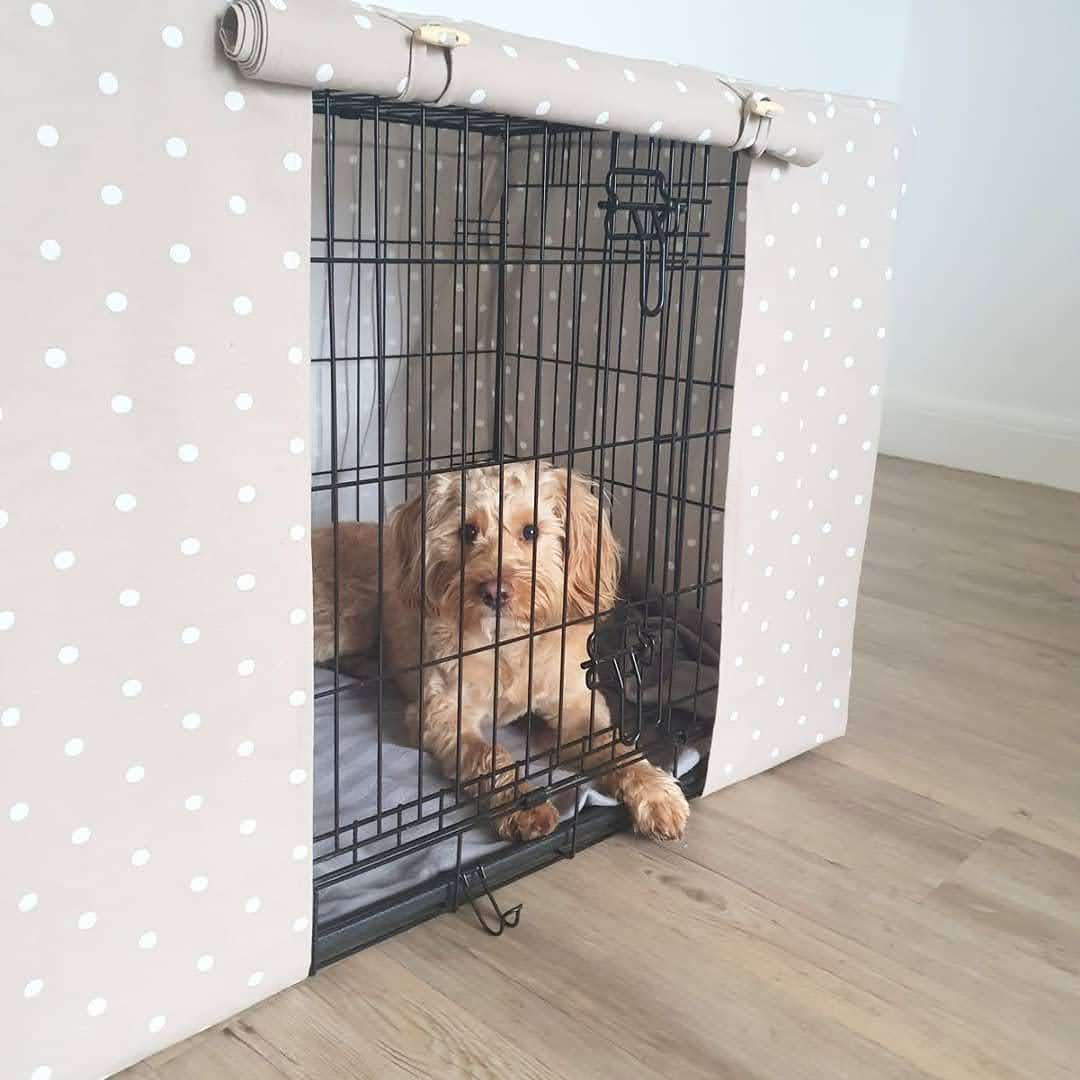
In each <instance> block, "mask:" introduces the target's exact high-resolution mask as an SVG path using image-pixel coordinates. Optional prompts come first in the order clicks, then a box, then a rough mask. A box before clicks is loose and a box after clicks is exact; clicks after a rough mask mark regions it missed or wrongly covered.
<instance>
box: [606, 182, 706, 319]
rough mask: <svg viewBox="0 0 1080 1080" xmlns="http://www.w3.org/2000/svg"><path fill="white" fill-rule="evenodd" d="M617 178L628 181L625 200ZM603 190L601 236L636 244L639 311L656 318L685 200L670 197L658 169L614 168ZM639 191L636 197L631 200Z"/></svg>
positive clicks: (665, 296)
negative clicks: (653, 282)
mask: <svg viewBox="0 0 1080 1080" xmlns="http://www.w3.org/2000/svg"><path fill="white" fill-rule="evenodd" d="M620 178H623V179H625V180H628V182H629V186H630V193H629V197H628V198H624V197H623V195H622V194H620V191H619V180H620ZM604 187H605V189H606V190H607V195H608V197H607V198H606V199H605V200H604V201H603V202H601V203H600V209H601V210H603V211H604V235H605V236H606V237H607V239H608V241H609V242H614V241H631V240H636V241H637V242H638V247H639V254H638V258H639V261H640V264H641V285H640V293H639V295H640V297H641V310H642V311H643V312H644V313H645V314H646V315H649V316H652V315H659V314H660V311H661V310H662V309H663V306H664V301H665V300H666V299H667V262H668V244H669V242H670V240H671V239H672V237H674V236H677V235H678V230H679V217H680V214H681V213H682V211H683V210H685V209H686V206H687V200H686V199H679V198H676V197H675V196H674V195H672V194H671V191H670V189H669V188H668V182H667V177H666V176H664V174H663V173H662V172H661V171H660V170H659V169H645V168H638V167H637V166H631V165H616V166H614V167H613V168H612V169H611V170H610V171H609V172H608V174H607V180H606V182H605V184H604ZM639 191H640V197H635V195H637V194H638V193H639ZM620 213H622V214H625V215H626V218H625V226H624V227H623V228H617V223H616V215H617V214H620ZM620 224H621V222H620ZM654 249H655V251H656V255H655V257H654V255H653V251H654ZM654 262H655V263H656V264H657V266H658V270H657V277H658V281H657V290H656V291H657V299H656V303H655V304H650V303H649V274H650V272H651V268H652V265H653V263H654Z"/></svg>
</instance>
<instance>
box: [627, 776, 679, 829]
mask: <svg viewBox="0 0 1080 1080" xmlns="http://www.w3.org/2000/svg"><path fill="white" fill-rule="evenodd" d="M628 794H630V793H628ZM626 808H627V810H629V811H630V818H631V820H632V821H633V823H634V832H637V833H641V834H642V835H643V836H648V837H649V838H651V839H653V840H681V839H682V835H683V832H684V831H685V830H686V822H687V820H688V819H689V817H690V804H689V803H688V802H687V801H686V796H685V795H684V794H683V792H682V788H681V787H679V784H678V781H676V780H675V778H674V777H673V776H670V775H669V774H668V773H665V772H662V771H661V770H659V769H656V770H655V771H654V773H653V776H652V777H650V779H649V780H648V782H646V783H643V784H640V785H635V788H634V790H633V794H632V795H631V796H630V797H629V798H627V800H626Z"/></svg>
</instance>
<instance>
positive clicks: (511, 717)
mask: <svg viewBox="0 0 1080 1080" xmlns="http://www.w3.org/2000/svg"><path fill="white" fill-rule="evenodd" d="M499 472H500V470H499V469H498V468H497V467H485V468H477V469H469V470H467V471H465V472H464V473H457V474H442V475H437V476H434V477H432V478H431V479H430V481H429V482H428V485H427V492H426V498H425V499H424V500H423V501H421V499H420V497H419V496H417V497H414V498H413V499H411V500H409V501H408V502H406V503H404V504H402V505H401V506H399V507H397V508H396V509H395V510H394V511H393V512H392V513H391V514H390V515H389V517H388V519H387V523H386V530H385V536H384V545H383V550H384V565H383V600H382V621H381V625H380V626H379V627H376V626H375V625H374V622H375V611H376V608H377V605H376V598H377V587H378V586H377V580H376V579H377V558H378V556H377V547H378V526H376V525H371V524H363V523H358V524H341V525H339V526H338V579H339V583H340V584H339V593H340V596H339V603H338V642H337V647H338V651H339V655H343V656H344V655H349V654H357V653H365V652H368V651H369V650H370V649H371V647H372V646H373V644H374V641H375V633H376V631H378V633H379V634H380V635H381V637H382V641H383V650H384V662H385V667H386V668H387V669H388V670H390V671H394V672H399V674H398V676H397V680H398V683H399V685H400V688H401V690H402V692H403V694H404V695H405V697H406V699H407V701H408V702H409V704H408V705H407V707H406V716H407V720H408V722H409V723H410V724H411V726H412V731H411V734H412V736H413V738H414V739H415V740H416V741H417V742H418V743H420V744H422V745H423V747H424V749H425V750H427V751H428V752H429V753H431V754H433V755H434V756H435V758H436V759H437V760H438V762H439V764H440V766H441V768H442V769H443V771H444V773H445V774H446V775H447V776H449V777H454V776H455V775H458V776H459V777H460V780H461V781H462V782H467V781H469V780H475V781H476V782H477V783H478V785H479V790H480V791H481V792H482V793H484V794H485V795H486V796H487V798H488V799H489V801H490V802H491V803H492V804H493V805H499V804H500V803H505V802H509V801H512V800H514V799H515V798H516V797H517V796H520V795H521V794H522V793H523V791H524V789H525V786H526V785H525V784H524V783H523V782H518V783H515V782H514V781H515V775H514V769H513V761H512V759H511V758H510V756H509V755H508V754H507V752H506V751H505V750H504V749H503V748H502V747H500V746H496V747H495V750H494V758H493V754H492V744H491V741H490V739H489V738H487V737H486V736H485V735H484V734H482V732H483V731H484V730H485V728H487V729H490V724H491V720H492V712H493V711H494V712H495V713H496V715H495V717H494V719H495V723H496V725H497V726H500V727H501V726H503V725H505V724H509V723H512V722H513V721H515V720H517V719H519V718H520V717H521V716H522V715H523V714H524V713H526V711H528V710H529V709H530V708H531V712H532V715H534V716H537V717H540V718H542V719H544V720H546V721H548V722H549V723H550V724H551V725H552V726H555V725H556V724H557V721H558V715H559V706H560V686H559V682H560V680H559V673H560V670H562V672H563V678H562V688H561V691H562V692H561V705H562V721H561V725H560V726H559V730H560V734H561V742H562V746H563V747H566V746H567V744H575V745H574V746H573V750H572V753H571V752H569V751H567V753H566V754H565V755H564V756H565V757H567V758H570V757H572V758H573V761H574V763H575V764H577V763H579V762H581V760H582V758H581V753H582V746H583V743H582V742H578V740H582V739H584V738H585V737H587V736H588V734H589V732H590V714H591V715H592V726H591V730H592V731H593V732H594V733H595V734H594V736H593V739H592V743H591V749H590V750H589V752H588V753H586V754H585V755H584V763H585V765H586V767H587V766H588V765H589V764H592V763H599V762H600V761H606V760H610V757H611V742H612V738H613V735H612V733H611V731H610V728H611V720H610V714H609V711H608V707H607V704H606V703H605V701H604V699H603V697H602V695H600V694H599V693H597V694H595V695H594V694H593V693H592V692H591V691H590V690H589V689H588V687H587V686H586V684H585V676H584V672H583V670H582V664H583V663H584V662H585V661H586V660H587V659H588V653H587V650H586V642H587V640H588V636H589V633H590V632H591V630H592V622H591V620H589V621H586V622H583V623H578V624H576V625H571V626H569V627H567V628H566V630H565V639H566V654H565V663H561V661H560V653H561V649H562V640H563V632H562V631H561V630H557V629H556V630H551V629H550V628H552V627H559V626H561V624H562V622H563V618H564V610H563V609H564V598H563V591H564V589H563V583H564V581H565V618H566V620H567V621H568V622H573V621H574V620H575V619H586V620H588V619H589V616H591V615H593V614H594V612H596V611H601V612H602V611H606V610H609V609H610V608H612V607H613V606H614V604H615V601H616V594H617V591H618V583H619V569H620V552H619V546H618V543H617V542H616V540H615V537H614V534H613V533H612V529H611V525H610V522H609V520H608V517H607V513H606V511H604V510H603V508H602V507H601V505H600V502H599V500H598V499H597V497H596V495H595V494H594V493H593V491H592V489H591V487H590V485H589V483H588V481H587V480H586V479H585V478H583V477H581V476H580V475H578V474H576V473H573V472H570V471H568V470H566V469H560V468H555V467H553V466H550V465H547V464H542V465H541V466H540V467H539V468H538V469H537V467H536V466H534V465H533V464H532V463H513V464H509V465H506V466H504V467H503V471H502V472H503V475H502V513H501V514H500V513H499V485H500V478H499ZM463 494H464V514H463V513H462V495H463ZM463 521H464V522H465V525H466V526H467V530H466V531H465V532H464V534H463V530H462V522H463ZM500 522H501V526H502V529H501V532H502V537H501V572H500V569H499V568H500V561H499V557H500V536H499V532H500V530H499V526H500ZM527 526H531V527H532V528H527ZM533 529H535V535H533ZM598 530H599V535H598ZM333 544H334V540H333V530H332V529H318V530H315V533H314V535H313V553H314V570H315V604H314V611H315V650H316V660H317V661H326V660H329V659H332V658H333V656H334V569H333V566H334V560H333ZM425 551H426V558H425V557H424V554H423V553H424V552H425ZM534 559H535V575H534V572H533V565H534ZM463 563H464V572H462V564H463ZM534 583H535V589H534V588H533V585H534ZM462 586H463V591H462ZM493 591H495V592H501V593H502V594H504V595H503V596H502V597H501V605H500V611H499V619H498V623H499V629H498V634H499V639H500V641H501V642H508V643H507V644H505V645H501V646H500V649H499V679H498V699H497V701H493V699H494V690H495V658H494V650H493V649H489V648H484V647H485V646H489V645H491V644H492V643H493V642H494V640H495V626H496V618H495V612H494V610H493V609H492V607H491V606H490V604H486V603H485V602H484V596H485V592H486V593H487V594H488V596H489V599H492V595H491V594H492V593H493ZM421 605H423V607H424V617H423V634H424V640H423V649H422V650H421V648H420V644H421V643H420V641H419V637H420V626H421V619H420V608H421ZM530 614H531V622H532V626H533V628H534V631H536V633H535V636H534V637H533V638H532V650H533V652H532V686H531V691H532V696H531V699H530V698H529V641H528V640H523V641H517V642H514V641H512V640H511V639H514V638H521V637H524V636H526V635H528V632H529V626H530ZM459 615H460V621H459ZM544 630H549V632H548V633H544V632H543V631H544ZM470 650H480V651H477V652H474V653H472V654H471V655H466V656H464V658H463V659H460V660H459V659H458V654H459V653H462V652H464V653H469V652H470ZM421 655H422V656H423V658H424V660H425V661H432V660H441V658H443V657H446V658H447V659H445V660H442V662H440V663H436V664H432V665H431V666H429V667H426V668H424V670H423V674H422V676H421V674H420V673H419V672H418V671H417V660H418V657H420V656H421ZM459 666H460V682H461V725H460V731H461V736H460V742H459V739H458V708H457V703H458V683H459ZM410 668H411V669H412V670H411V671H409V670H407V669H410ZM420 700H422V702H423V709H422V717H423V725H422V730H418V729H419V727H420V724H419V719H418V718H419V716H420V714H421V710H420V709H418V707H417V702H418V701H420ZM459 770H460V771H459ZM493 771H494V774H495V777H496V780H495V786H494V788H493V789H492V787H491V783H490V777H491V775H492V773H493ZM485 775H486V776H487V779H484V777H485ZM597 782H598V785H599V787H600V788H601V789H602V790H604V791H606V792H607V793H609V794H611V795H613V796H614V797H616V798H618V799H619V800H620V801H621V802H622V803H623V804H624V805H625V806H626V808H627V810H628V811H629V813H630V816H631V819H632V821H633V823H634V827H635V829H636V830H637V831H638V832H641V833H644V834H646V835H648V836H651V837H654V838H656V839H674V838H677V837H680V836H682V833H683V830H684V828H685V826H686V821H687V816H688V814H689V807H688V806H687V803H686V798H685V796H684V795H683V793H682V791H681V789H680V788H679V786H678V784H677V783H676V782H675V781H674V780H673V778H672V777H671V776H670V775H669V774H668V773H666V772H664V771H663V770H662V769H659V768H657V767H656V766H654V765H651V764H650V763H648V762H645V761H639V762H635V763H633V764H630V765H626V766H623V767H621V768H619V769H617V770H614V771H609V772H607V773H606V774H604V775H602V776H601V777H600V778H599V779H598V781H597ZM557 824H558V814H557V813H556V810H555V808H554V806H552V805H551V803H549V802H545V803H542V804H540V805H539V806H534V807H529V808H526V809H518V810H515V811H512V812H509V813H507V814H505V815H503V816H502V817H501V818H499V819H498V830H499V833H500V835H502V836H504V837H506V838H519V839H526V840H527V839H532V838H534V837H538V836H545V835H547V834H548V833H550V832H551V831H552V830H553V829H554V828H555V826H556V825H557Z"/></svg>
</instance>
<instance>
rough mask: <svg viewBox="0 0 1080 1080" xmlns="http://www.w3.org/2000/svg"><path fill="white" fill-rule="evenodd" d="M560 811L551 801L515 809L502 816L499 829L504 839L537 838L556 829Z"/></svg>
mask: <svg viewBox="0 0 1080 1080" xmlns="http://www.w3.org/2000/svg"><path fill="white" fill-rule="evenodd" d="M558 824H559V811H558V810H556V809H555V807H554V806H552V804H551V803H549V802H545V803H541V804H540V805H539V806H532V807H529V809H527V810H515V811H514V812H513V813H512V814H507V815H506V817H504V818H500V819H499V822H498V825H497V829H498V833H499V835H500V836H501V837H502V838H503V839H504V840H536V839H538V838H539V837H541V836H547V835H548V834H549V833H552V832H554V831H555V826H556V825H558Z"/></svg>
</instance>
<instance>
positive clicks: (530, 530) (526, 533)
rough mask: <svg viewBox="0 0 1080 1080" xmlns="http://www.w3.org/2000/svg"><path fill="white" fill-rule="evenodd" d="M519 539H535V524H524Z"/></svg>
mask: <svg viewBox="0 0 1080 1080" xmlns="http://www.w3.org/2000/svg"><path fill="white" fill-rule="evenodd" d="M521 539H522V540H535V539H536V526H535V525H526V526H525V528H524V529H522V530H521Z"/></svg>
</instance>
